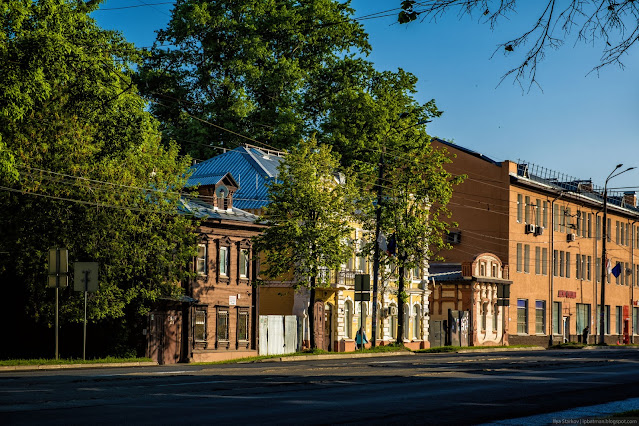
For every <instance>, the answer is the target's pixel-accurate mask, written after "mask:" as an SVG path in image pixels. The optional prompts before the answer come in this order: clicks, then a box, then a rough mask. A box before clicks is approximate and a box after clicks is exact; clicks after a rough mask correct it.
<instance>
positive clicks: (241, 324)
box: [237, 309, 250, 342]
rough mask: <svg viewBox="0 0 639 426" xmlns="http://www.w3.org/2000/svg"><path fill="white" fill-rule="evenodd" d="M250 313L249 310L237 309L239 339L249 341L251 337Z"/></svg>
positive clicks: (239, 340)
mask: <svg viewBox="0 0 639 426" xmlns="http://www.w3.org/2000/svg"><path fill="white" fill-rule="evenodd" d="M249 330H250V328H249V313H248V311H247V310H244V309H240V310H239V311H237V341H238V342H248V341H249V340H250V339H249Z"/></svg>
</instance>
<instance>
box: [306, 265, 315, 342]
mask: <svg viewBox="0 0 639 426" xmlns="http://www.w3.org/2000/svg"><path fill="white" fill-rule="evenodd" d="M315 279H316V278H315V276H312V277H311V294H310V298H309V303H308V330H309V336H310V345H311V349H317V343H316V342H315Z"/></svg>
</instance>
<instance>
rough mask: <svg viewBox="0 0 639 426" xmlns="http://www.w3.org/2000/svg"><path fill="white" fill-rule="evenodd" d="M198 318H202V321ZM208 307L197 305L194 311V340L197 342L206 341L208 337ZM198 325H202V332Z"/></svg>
mask: <svg viewBox="0 0 639 426" xmlns="http://www.w3.org/2000/svg"><path fill="white" fill-rule="evenodd" d="M198 318H201V319H202V322H199V321H198ZM207 319H208V307H207V306H196V307H195V310H194V313H193V341H194V342H196V343H199V342H204V343H205V342H206V341H207V338H208V335H207V333H208V326H207ZM198 325H201V329H202V332H201V333H199V332H198Z"/></svg>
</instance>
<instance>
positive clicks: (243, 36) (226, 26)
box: [140, 0, 370, 159]
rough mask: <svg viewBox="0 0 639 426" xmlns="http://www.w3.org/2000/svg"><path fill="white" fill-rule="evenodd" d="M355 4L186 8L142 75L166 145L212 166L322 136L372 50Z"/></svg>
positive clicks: (187, 2)
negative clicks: (239, 154)
mask: <svg viewBox="0 0 639 426" xmlns="http://www.w3.org/2000/svg"><path fill="white" fill-rule="evenodd" d="M352 13H353V10H352V9H351V8H350V6H349V2H344V3H341V2H337V1H334V0H311V1H304V2H299V1H295V0H269V1H263V0H241V1H212V0H178V1H177V2H176V4H175V8H174V9H173V12H172V16H171V21H170V22H169V24H168V26H167V28H165V29H163V30H161V31H159V32H158V37H157V42H156V44H155V46H154V47H153V49H151V51H150V56H149V58H148V59H147V61H146V62H145V64H144V66H143V67H142V68H141V70H140V87H141V89H142V90H143V91H144V93H145V95H146V96H147V97H149V98H150V99H152V100H153V102H152V103H151V111H152V112H153V113H154V115H155V116H156V117H158V118H159V119H160V120H161V121H162V126H163V131H164V134H165V136H166V137H167V138H174V139H176V140H177V141H178V143H180V144H181V146H182V148H183V150H184V152H188V153H190V154H191V155H192V156H193V157H195V158H203V159H206V158H209V157H211V156H213V155H217V154H218V153H219V151H217V150H215V149H212V147H214V148H215V147H220V146H223V147H227V148H228V147H230V148H233V147H235V146H237V144H240V143H247V142H249V143H251V141H253V143H255V142H256V141H259V143H266V144H268V145H270V146H272V147H275V148H278V149H282V148H287V147H290V146H292V145H295V144H296V143H297V141H299V140H300V139H301V138H302V137H304V136H309V135H310V134H311V133H313V131H314V129H315V126H316V123H318V122H319V121H321V120H322V118H323V117H324V116H325V115H326V114H327V113H328V111H329V110H330V108H331V106H332V105H333V102H332V99H333V94H334V92H335V86H336V85H340V84H342V83H343V82H347V81H350V80H352V79H353V77H352V75H353V74H355V73H356V69H354V67H355V68H356V67H357V66H358V64H359V60H358V59H355V58H356V57H357V56H358V55H365V54H367V52H368V51H369V49H370V46H369V44H368V41H367V35H366V34H365V33H364V30H363V27H362V26H361V25H360V24H359V23H356V22H355V21H353V20H352V19H350V15H351V14H352Z"/></svg>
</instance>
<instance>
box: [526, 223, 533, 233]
mask: <svg viewBox="0 0 639 426" xmlns="http://www.w3.org/2000/svg"><path fill="white" fill-rule="evenodd" d="M525 229H526V234H532V233H534V232H535V225H533V224H532V223H527V224H526V228H525Z"/></svg>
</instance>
